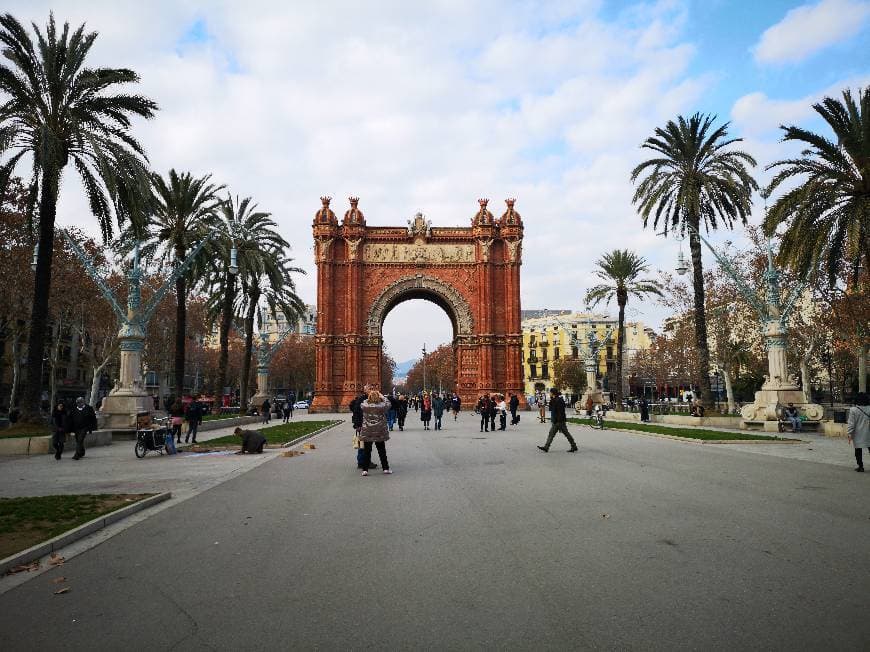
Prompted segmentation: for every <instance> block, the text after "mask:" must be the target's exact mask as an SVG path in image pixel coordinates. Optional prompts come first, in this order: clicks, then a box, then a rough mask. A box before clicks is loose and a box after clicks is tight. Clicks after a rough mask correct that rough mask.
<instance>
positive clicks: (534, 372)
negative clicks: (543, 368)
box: [529, 365, 538, 378]
mask: <svg viewBox="0 0 870 652" xmlns="http://www.w3.org/2000/svg"><path fill="white" fill-rule="evenodd" d="M529 375H530V376H531V377H532V378H537V377H538V367H537V366H535V365H532V366H531V367H529Z"/></svg>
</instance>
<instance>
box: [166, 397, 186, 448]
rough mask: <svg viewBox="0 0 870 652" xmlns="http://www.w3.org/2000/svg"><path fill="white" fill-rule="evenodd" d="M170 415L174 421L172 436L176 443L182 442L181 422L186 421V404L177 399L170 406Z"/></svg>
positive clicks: (172, 421)
mask: <svg viewBox="0 0 870 652" xmlns="http://www.w3.org/2000/svg"><path fill="white" fill-rule="evenodd" d="M169 416H170V418H171V423H172V438H173V439H174V440H176V443H179V444H180V443H181V424H182V423H184V406H183V405H182V404H181V401H180V400H178V399H176V400H175V402H174V403H173V404H172V405H171V406H170V408H169Z"/></svg>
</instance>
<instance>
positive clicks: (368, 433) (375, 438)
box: [360, 389, 392, 476]
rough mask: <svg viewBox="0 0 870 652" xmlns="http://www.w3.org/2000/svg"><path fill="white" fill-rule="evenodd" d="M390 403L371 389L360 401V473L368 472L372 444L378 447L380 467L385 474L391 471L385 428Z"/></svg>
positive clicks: (387, 434)
mask: <svg viewBox="0 0 870 652" xmlns="http://www.w3.org/2000/svg"><path fill="white" fill-rule="evenodd" d="M389 407H390V404H389V402H387V401H386V400H385V399H384V397H383V396H381V393H380V392H379V391H378V390H376V389H373V390H372V391H370V392H369V395H368V397H367V398H366V400H365V401H363V402H362V404H361V408H362V413H363V425H362V429H361V430H360V439H361V440H362V441H363V463H362V465H361V466H362V473H361V475H363V476H366V475H368V474H369V471H368V466H369V464H370V463H371V461H372V444H374V445H375V447H376V448H377V449H378V457H379V458H380V459H381V467H382V468H383V470H384V474H385V475H389V474H391V473H392V471H391V470H390V462H389V460H387V440H388V439H389V438H390V431H389V429H388V428H387V411H388V410H389Z"/></svg>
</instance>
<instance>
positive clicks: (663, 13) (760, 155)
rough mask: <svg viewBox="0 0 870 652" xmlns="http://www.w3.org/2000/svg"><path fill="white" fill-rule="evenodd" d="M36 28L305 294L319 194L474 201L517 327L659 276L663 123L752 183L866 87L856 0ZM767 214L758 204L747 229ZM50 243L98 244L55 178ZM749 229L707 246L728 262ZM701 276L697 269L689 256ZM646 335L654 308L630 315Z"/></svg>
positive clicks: (64, 11)
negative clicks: (635, 256)
mask: <svg viewBox="0 0 870 652" xmlns="http://www.w3.org/2000/svg"><path fill="white" fill-rule="evenodd" d="M4 11H9V12H10V13H12V14H13V15H15V16H16V17H17V18H19V19H20V20H22V21H31V20H33V21H36V22H37V23H39V24H42V25H44V24H45V22H46V20H47V17H48V13H49V11H54V13H55V16H56V19H57V20H59V21H69V22H70V23H72V24H74V25H78V24H80V23H82V22H86V23H87V25H88V28H89V29H91V30H94V31H97V32H99V37H98V39H97V41H96V43H95V45H94V48H93V50H92V53H91V65H95V66H96V65H107V66H115V67H128V68H132V69H134V70H135V71H137V72H138V73H139V75H140V76H141V83H140V84H139V85H138V86H139V87H138V89H137V90H138V91H139V92H141V93H142V94H145V95H147V96H149V97H151V98H152V99H154V100H156V101H157V103H158V104H159V106H160V111H159V113H158V115H157V117H156V118H155V119H154V120H151V121H147V122H146V121H140V122H137V124H136V125H135V127H134V134H135V135H136V136H137V138H139V140H140V141H141V142H142V143H143V144H144V146H145V147H146V149H147V152H148V155H149V159H150V161H151V164H152V166H153V168H154V169H155V170H157V171H159V172H162V173H166V172H167V171H168V170H169V169H170V168H173V167H174V168H176V169H178V170H187V171H190V172H192V173H193V174H195V175H202V174H209V173H210V174H212V175H213V179H214V180H215V181H217V182H219V183H225V184H227V187H228V188H229V190H230V191H231V192H232V193H233V194H234V195H239V196H242V197H246V196H250V197H253V198H254V200H255V201H256V202H258V204H259V206H260V208H261V209H263V210H266V211H269V212H271V213H272V214H273V217H274V219H275V220H276V221H277V223H278V224H279V226H280V229H281V232H282V234H283V235H284V237H285V238H286V239H287V240H288V241H289V242H291V243H292V246H293V251H292V254H291V255H292V256H293V257H294V258H295V261H296V262H297V264H299V265H300V266H301V267H303V268H304V269H306V270H307V271H308V274H307V275H306V276H302V277H300V278H299V279H298V282H297V285H298V290H299V294H300V296H301V297H302V298H303V299H305V300H306V301H307V302H309V303H314V298H315V295H316V292H315V288H316V268H315V266H314V263H313V252H312V237H311V222H312V218H313V215H314V213H315V211H316V210H317V209H318V208H319V206H320V201H319V199H318V198H319V197H320V196H321V195H331V196H333V197H334V200H333V209H334V210H335V212H336V213H337V214H338V215H339V216H340V215H342V214H343V213H344V211H345V210H346V208H347V207H348V202H347V197H348V196H350V195H357V196H359V197H360V209H361V210H362V211H363V212H364V213H365V216H366V221H367V223H368V224H369V225H403V224H405V221H406V220H407V219H408V218H409V217H411V216H413V215H414V214H415V213H416V212H417V211H422V212H423V213H424V214H425V215H426V216H427V218H428V219H430V220H431V221H432V223H433V225H435V226H451V225H467V224H469V223H470V220H471V217H472V216H473V215H474V213H475V212H476V209H477V198H478V197H489V198H490V209H491V210H492V211H493V213H495V214H496V215H499V214H501V212H503V207H504V204H503V200H504V199H505V198H507V197H516V198H517V204H516V208H517V210H518V211H519V212H520V213H521V214H522V216H523V220H524V223H525V242H524V261H523V271H522V307H523V308H545V307H549V308H571V309H577V310H580V309H582V308H583V296H584V294H585V291H586V289H587V288H589V287H590V286H592V285H594V284H595V283H596V279H595V276H594V275H593V272H594V268H595V261H596V260H597V259H598V258H599V257H600V255H601V254H602V253H604V252H606V251H610V250H612V249H615V248H630V249H633V250H635V251H637V252H638V253H640V254H641V255H643V256H644V257H646V259H647V260H648V261H649V263H650V268H651V274H655V271H656V270H658V269H667V270H672V269H673V266H674V264H675V259H676V256H677V251H678V246H679V245H678V243H676V242H674V241H673V240H670V239H667V240H666V239H664V238H660V237H657V236H656V235H655V234H654V233H653V232H652V230H651V229H643V228H642V224H641V220H640V218H639V217H638V216H637V214H636V212H635V210H634V208H633V206H632V203H631V198H632V194H633V187H632V184H631V181H630V179H629V175H630V172H631V169H632V168H633V167H634V166H635V165H636V164H637V163H638V162H639V161H641V160H643V158H644V153H643V151H642V150H641V149H640V144H641V143H642V142H643V140H644V139H645V138H647V137H648V136H650V135H652V133H653V130H654V129H655V128H656V127H657V126H663V125H664V124H665V123H666V122H667V121H668V120H669V119H673V118H675V117H676V116H677V115H680V114H683V115H690V114H692V113H695V112H703V113H710V114H714V115H716V116H718V119H719V120H720V121H723V122H724V121H730V123H731V124H730V127H729V133H730V134H731V135H732V136H735V137H740V138H743V139H744V142H743V143H741V147H742V148H743V149H745V150H746V151H748V152H750V153H751V154H753V155H754V156H755V157H756V159H757V160H758V162H759V168H758V169H757V170H756V176H757V178H758V179H759V181H764V180H766V179H768V178H769V173H768V172H765V171H764V166H765V165H767V164H768V163H770V162H772V161H775V160H778V159H781V158H785V157H787V156H791V155H794V154H795V153H796V152H795V150H794V149H790V148H789V146H787V145H785V144H782V143H780V142H779V139H780V130H779V128H778V127H779V125H781V124H800V125H803V126H806V127H809V128H813V129H817V130H823V125H821V124H820V123H819V121H818V119H817V118H815V117H814V113H813V110H812V103H813V102H815V101H818V100H819V99H821V98H822V97H824V96H826V95H839V94H840V93H841V91H842V90H843V89H844V88H852V89H853V90H854V89H857V88H858V87H861V86H866V85H868V84H870V1H868V0H820V1H812V2H808V3H802V2H786V1H784V0H764V1H763V2H758V1H752V2H750V1H749V0H733V1H730V2H729V1H725V0H704V1H701V0H683V1H681V0H661V1H658V2H656V1H651V2H613V1H596V0H572V1H568V2H562V1H560V0H553V1H551V2H540V3H539V2H532V1H517V2H509V1H507V0H481V1H478V2H475V1H473V0H471V1H470V0H435V1H430V2H423V3H412V2H406V1H404V0H395V1H392V0H390V1H383V2H377V1H374V0H373V1H372V2H365V3H361V2H355V1H347V2H344V1H334V2H332V1H329V0H319V1H311V2H307V1H305V2H303V1H296V2H265V1H258V0H249V1H247V2H244V3H242V2H229V1H226V2H220V1H215V2H194V1H186V0H172V1H162V0H152V1H150V2H147V3H145V2H138V1H137V2H127V1H124V0H107V1H98V0H94V1H90V2H89V1H87V0H75V1H74V2H64V1H60V0H58V1H56V2H42V1H40V0H26V1H22V0H7V2H6V3H5V6H4ZM762 213H763V204H762V202H761V200H760V198H758V201H757V202H756V208H755V211H754V215H753V223H756V224H757V223H758V222H759V219H760V216H761V214H762ZM58 221H59V223H60V224H61V225H78V226H80V227H82V228H84V229H85V230H87V231H90V232H91V233H93V234H94V235H98V233H99V231H98V230H97V228H96V222H95V221H94V220H93V218H90V217H89V216H88V211H87V205H86V203H85V201H84V199H83V193H82V191H81V186H80V185H79V184H78V182H77V180H76V178H75V176H74V175H73V174H72V173H69V172H68V173H67V174H66V176H65V178H64V183H63V187H62V191H61V198H60V203H59V210H58ZM740 231H741V230H740V229H738V231H737V232H736V233H727V232H726V233H718V234H715V235H714V236H713V237H712V238H711V239H712V240H713V241H714V242H715V243H718V244H721V243H723V242H724V241H725V240H732V241H734V243H735V244H737V245H738V246H739V244H740V243H741V242H742V236H741V232H740ZM705 259H706V260H707V262H708V263H709V261H710V257H709V256H705ZM629 316H630V318H631V319H639V320H642V321H645V322H646V323H647V324H649V325H652V326H653V327H657V326H659V325H660V323H661V320H662V319H663V318H664V317H665V316H666V312H665V310H664V308H662V307H661V306H659V305H657V304H655V303H654V302H648V303H644V304H636V305H630V310H629ZM384 337H385V342H386V345H387V347H388V348H389V350H390V352H391V353H392V354H393V356H394V357H395V358H396V359H397V360H399V361H402V360H406V359H409V358H413V357H417V356H418V354H419V350H420V348H421V346H422V344H423V343H424V342H425V343H426V344H427V348H428V349H429V350H431V349H434V348H435V346H437V344H439V343H440V342H444V341H449V340H450V339H451V337H452V334H451V331H450V322H449V320H448V319H447V316H446V315H445V314H444V313H443V312H442V311H441V310H440V309H439V308H437V307H435V306H434V305H432V304H427V303H426V302H422V301H414V302H408V303H405V304H401V305H400V306H399V307H398V308H396V309H395V310H394V311H393V312H392V313H390V315H388V317H387V320H386V322H385V324H384Z"/></svg>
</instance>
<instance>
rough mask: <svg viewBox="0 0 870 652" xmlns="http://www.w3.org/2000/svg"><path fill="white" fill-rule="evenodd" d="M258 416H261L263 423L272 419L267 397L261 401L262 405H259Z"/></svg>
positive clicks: (270, 406)
mask: <svg viewBox="0 0 870 652" xmlns="http://www.w3.org/2000/svg"><path fill="white" fill-rule="evenodd" d="M260 410H261V412H260V416H262V417H263V423H269V421H271V419H272V404H271V403H269V399H266V400H265V401H263V405H262V406H261V407H260Z"/></svg>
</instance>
